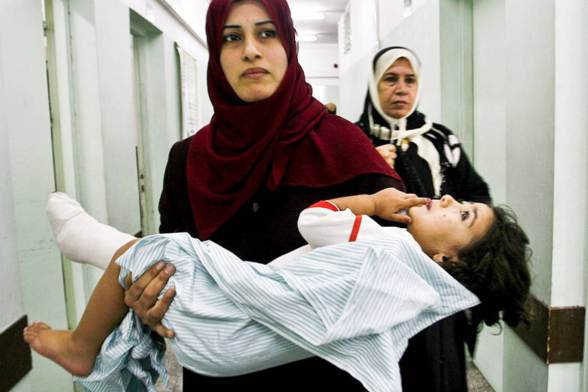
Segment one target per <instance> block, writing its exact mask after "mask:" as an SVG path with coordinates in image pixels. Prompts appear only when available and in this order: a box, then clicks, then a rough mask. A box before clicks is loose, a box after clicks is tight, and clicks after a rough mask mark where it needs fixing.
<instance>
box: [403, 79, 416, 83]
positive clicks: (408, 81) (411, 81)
mask: <svg viewBox="0 0 588 392" xmlns="http://www.w3.org/2000/svg"><path fill="white" fill-rule="evenodd" d="M405 81H406V84H414V83H416V79H415V78H406V80H405Z"/></svg>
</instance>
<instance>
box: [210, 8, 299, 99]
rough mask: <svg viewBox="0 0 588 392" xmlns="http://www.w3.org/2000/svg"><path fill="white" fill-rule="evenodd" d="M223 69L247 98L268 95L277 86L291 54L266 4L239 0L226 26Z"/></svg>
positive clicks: (221, 57)
mask: <svg viewBox="0 0 588 392" xmlns="http://www.w3.org/2000/svg"><path fill="white" fill-rule="evenodd" d="M220 63H221V67H222V69H223V72H224V74H225V76H226V78H227V80H228V82H229V84H230V85H231V87H232V88H233V90H234V91H235V93H236V94H237V96H238V97H239V98H241V99H242V100H243V101H245V102H256V101H260V100H262V99H266V98H269V97H270V96H272V94H273V93H274V92H275V91H276V90H277V89H278V86H279V85H280V82H281V81H282V79H283V77H284V74H285V73H286V69H287V67H288V58H287V56H286V51H285V50H284V47H283V46H282V43H281V41H280V38H279V37H278V32H277V30H276V27H275V26H274V24H273V22H272V20H271V19H270V17H269V15H268V14H267V12H266V10H265V8H264V7H263V6H262V5H261V4H260V3H258V2H257V1H250V0H244V1H239V2H236V3H235V4H234V5H233V6H232V7H231V11H230V12H229V16H228V18H227V20H226V22H225V26H224V29H223V43H222V48H221V53H220Z"/></svg>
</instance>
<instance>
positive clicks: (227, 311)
mask: <svg viewBox="0 0 588 392" xmlns="http://www.w3.org/2000/svg"><path fill="white" fill-rule="evenodd" d="M324 207H326V208H324ZM299 228H300V230H301V233H302V234H303V236H304V237H305V239H306V240H307V241H309V245H307V246H305V247H303V248H300V249H298V250H295V251H293V252H291V253H289V254H287V255H285V256H282V257H281V258H279V259H277V260H275V261H274V262H272V263H270V264H268V265H263V264H258V263H253V262H244V261H242V260H240V259H239V258H238V257H237V256H235V255H234V254H232V253H231V252H229V251H228V250H226V249H224V248H222V247H220V246H219V245H217V244H215V243H213V242H211V241H203V242H201V241H199V240H196V239H193V238H191V237H190V236H189V235H187V234H184V233H182V234H170V235H156V236H151V237H147V238H145V239H143V240H141V241H140V242H138V243H137V244H136V245H135V246H134V247H133V248H132V249H131V250H130V251H128V252H127V253H126V254H125V255H124V256H123V257H121V258H120V259H119V260H118V263H119V264H120V265H121V267H122V268H121V274H120V279H119V281H120V283H121V284H123V283H122V282H123V278H124V276H126V274H127V273H128V272H129V271H130V272H132V273H133V276H134V277H137V276H140V275H141V274H142V273H143V272H144V271H146V270H147V269H148V268H149V267H150V266H151V265H153V264H154V263H155V262H157V261H158V260H166V261H168V262H170V263H173V264H174V265H175V267H176V273H175V275H174V276H173V277H172V279H170V282H169V283H168V286H170V287H171V286H172V285H173V286H175V288H176V291H177V295H176V298H175V299H174V301H173V303H172V305H171V307H170V309H169V311H168V312H167V314H166V316H165V318H164V320H163V323H164V325H166V326H167V327H169V328H172V329H173V330H174V331H175V333H176V336H175V338H174V339H172V340H170V341H169V344H170V345H171V347H172V349H173V351H174V352H175V354H176V357H177V359H178V361H179V363H180V364H181V365H182V366H183V367H186V368H188V369H190V370H192V371H195V372H197V373H200V374H205V375H210V376H219V377H223V376H233V375H238V374H244V373H249V372H254V371H258V370H261V369H264V368H268V367H272V366H277V365H280V364H284V363H287V362H292V361H296V360H299V359H303V358H306V357H308V356H311V355H316V356H319V357H321V358H324V359H325V360H327V361H329V362H331V363H333V364H334V365H336V366H338V367H340V368H342V369H344V370H345V371H347V372H349V373H350V374H351V375H352V376H353V377H355V378H357V379H358V380H359V381H361V382H362V384H363V385H364V386H365V387H366V388H367V389H368V390H369V391H373V392H384V391H387V392H389V391H401V389H402V388H401V382H400V374H399V369H398V360H399V359H400V357H401V355H402V353H403V352H404V350H405V348H406V345H407V342H408V339H409V338H410V337H411V336H413V335H414V334H416V333H417V332H419V331H420V330H422V329H423V328H425V327H427V326H429V325H430V324H432V323H434V322H436V321H438V320H440V319H441V318H444V317H446V316H448V315H450V314H453V313H455V312H457V311H460V310H463V309H466V308H469V307H471V306H474V305H476V304H477V303H478V299H477V298H476V297H475V296H474V295H473V294H471V293H470V292H469V291H468V290H466V289H465V288H464V287H463V286H461V285H460V284H459V283H458V282H457V281H455V280H454V279H453V278H452V277H451V276H449V275H448V274H447V273H446V272H445V271H443V270H442V269H441V268H440V267H439V266H438V265H437V264H435V263H434V262H433V261H432V260H431V259H430V258H429V257H427V256H426V255H425V254H424V253H423V252H422V250H421V249H420V247H419V246H418V244H417V243H416V242H415V241H414V239H413V238H412V237H411V236H410V234H408V233H406V231H404V230H402V229H395V228H382V227H381V226H379V225H377V224H376V223H375V222H374V221H373V220H371V219H370V218H368V217H365V216H364V217H360V218H357V217H355V215H353V214H352V213H351V212H349V211H336V209H335V208H332V207H329V206H328V205H319V206H318V207H315V208H309V209H307V210H305V211H304V212H303V213H302V214H301V218H300V221H299ZM342 236H344V237H345V238H344V240H343V238H342ZM348 239H352V240H358V241H356V242H349V243H341V244H334V243H337V242H342V241H346V240H348ZM313 248H315V249H313ZM161 356H162V350H161V347H159V346H158V345H157V344H156V343H154V342H153V341H152V340H151V337H150V334H149V330H148V329H146V327H144V326H143V325H142V323H141V322H140V320H138V318H137V317H136V316H135V315H134V314H133V313H132V312H131V313H129V314H128V315H127V316H126V318H125V319H124V320H123V322H122V323H121V325H120V326H119V327H118V328H117V329H116V330H115V331H114V332H113V333H112V334H111V335H110V336H109V337H108V338H107V340H106V341H105V342H104V344H103V347H102V351H101V353H100V355H99V357H98V359H97V361H96V365H95V368H94V371H93V372H92V374H90V376H88V377H86V378H83V379H77V381H78V382H80V383H81V384H82V385H83V386H84V387H86V388H87V389H88V390H91V391H117V390H118V391H133V390H134V391H142V390H149V391H154V390H155V388H154V381H155V380H156V379H157V376H158V375H163V376H164V377H166V376H165V370H164V368H163V366H162V360H161Z"/></svg>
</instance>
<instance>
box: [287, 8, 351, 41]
mask: <svg viewBox="0 0 588 392" xmlns="http://www.w3.org/2000/svg"><path fill="white" fill-rule="evenodd" d="M348 2H349V0H288V4H289V5H290V8H292V10H293V11H295V10H296V9H307V8H308V9H313V10H315V9H318V10H321V11H323V13H324V15H325V19H323V20H296V19H294V27H296V30H297V31H298V35H303V34H304V33H313V34H316V36H317V41H316V42H315V43H337V23H338V22H339V18H340V17H341V15H342V14H343V12H344V11H345V7H346V6H347V3H348Z"/></svg>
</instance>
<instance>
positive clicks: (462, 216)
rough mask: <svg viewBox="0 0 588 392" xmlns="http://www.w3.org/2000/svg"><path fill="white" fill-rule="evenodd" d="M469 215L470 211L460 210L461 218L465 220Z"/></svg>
mask: <svg viewBox="0 0 588 392" xmlns="http://www.w3.org/2000/svg"><path fill="white" fill-rule="evenodd" d="M469 217H470V212H469V211H462V212H461V220H462V221H465V220H467V219H468V218H469Z"/></svg>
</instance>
